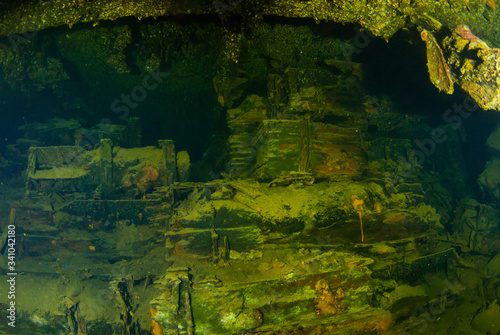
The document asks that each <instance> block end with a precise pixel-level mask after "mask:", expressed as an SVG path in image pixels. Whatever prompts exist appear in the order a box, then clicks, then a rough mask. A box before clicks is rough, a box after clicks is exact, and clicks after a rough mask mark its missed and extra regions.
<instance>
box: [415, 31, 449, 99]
mask: <svg viewBox="0 0 500 335" xmlns="http://www.w3.org/2000/svg"><path fill="white" fill-rule="evenodd" d="M420 37H421V38H422V40H423V41H425V45H426V47H427V68H428V69H429V77H430V79H431V82H432V84H433V85H434V86H436V87H437V88H438V89H439V90H440V91H444V92H445V93H446V94H453V77H452V75H451V71H450V68H449V66H448V64H447V63H446V60H445V59H444V56H443V51H442V50H441V47H440V46H439V44H438V42H437V41H436V38H435V37H434V35H433V34H432V33H431V32H429V31H427V30H425V29H424V30H422V32H421V34H420Z"/></svg>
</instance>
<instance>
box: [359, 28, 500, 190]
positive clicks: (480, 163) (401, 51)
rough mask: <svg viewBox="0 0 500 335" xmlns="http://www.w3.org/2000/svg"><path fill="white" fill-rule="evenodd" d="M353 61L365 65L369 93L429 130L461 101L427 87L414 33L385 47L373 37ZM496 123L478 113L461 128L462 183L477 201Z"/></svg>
mask: <svg viewBox="0 0 500 335" xmlns="http://www.w3.org/2000/svg"><path fill="white" fill-rule="evenodd" d="M353 61H357V62H360V63H362V64H363V65H364V75H365V85H366V88H367V90H368V91H369V92H370V93H373V94H387V95H389V96H390V97H391V98H392V99H393V102H394V103H395V105H396V106H397V109H398V110H399V111H401V112H403V113H409V114H416V115H422V116H423V117H425V122H426V123H427V124H429V125H430V126H432V127H439V126H440V125H443V124H445V122H444V121H443V113H444V112H445V111H446V110H447V109H449V108H452V106H453V104H457V103H458V104H460V103H461V102H462V101H463V100H464V99H465V97H466V94H465V93H463V92H462V91H461V90H460V89H459V88H456V91H455V92H454V94H453V95H452V96H450V95H447V94H444V93H442V92H439V90H438V89H437V88H436V87H435V86H433V85H432V84H431V82H430V81H429V73H428V69H427V66H426V62H427V59H426V55H425V43H424V42H423V41H422V40H421V39H420V36H419V33H418V32H417V31H416V30H411V31H404V32H402V31H400V32H398V33H396V34H395V35H394V37H393V38H391V40H390V41H389V42H386V41H384V40H382V39H380V38H374V39H372V41H371V42H370V44H369V45H368V46H367V47H366V48H364V49H362V50H361V52H360V53H359V54H355V55H354V56H353ZM499 121H500V115H498V113H497V112H494V111H483V110H481V109H478V110H476V112H475V113H472V114H471V116H470V117H469V118H467V119H466V120H464V122H463V123H462V127H463V128H464V129H465V131H466V141H465V144H464V147H463V153H464V159H465V165H466V169H467V174H468V177H469V179H468V180H467V182H468V184H469V187H470V188H471V189H472V190H473V191H474V192H475V194H476V196H479V197H481V194H480V192H479V187H478V184H477V182H476V180H477V178H478V176H479V175H480V174H481V173H482V172H483V170H484V167H485V164H486V162H487V161H488V159H490V157H491V154H490V153H489V152H488V151H487V150H486V145H485V143H486V139H487V138H488V136H489V135H490V134H491V132H492V131H493V129H494V128H495V125H496V124H498V122H499Z"/></svg>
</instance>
